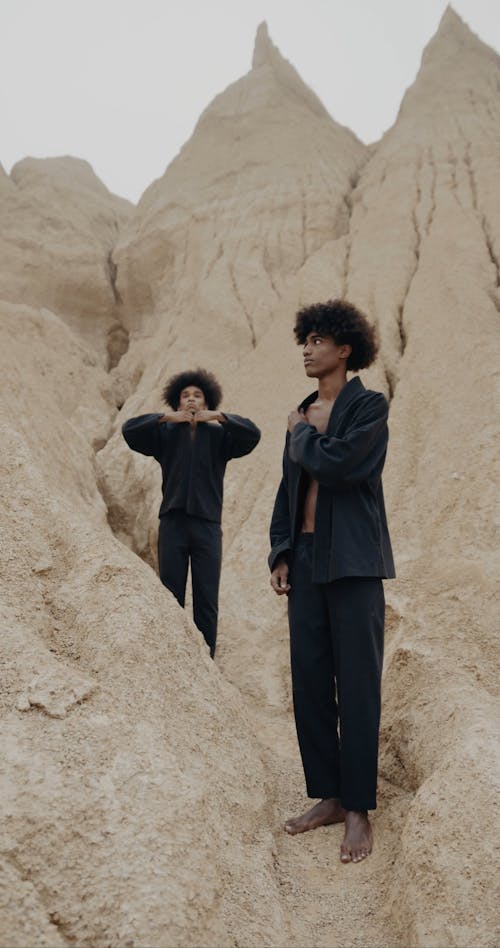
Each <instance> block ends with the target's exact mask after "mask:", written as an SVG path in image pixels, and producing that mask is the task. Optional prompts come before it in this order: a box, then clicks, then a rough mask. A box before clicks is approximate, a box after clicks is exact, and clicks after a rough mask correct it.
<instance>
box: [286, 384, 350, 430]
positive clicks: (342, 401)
mask: <svg viewBox="0 0 500 948" xmlns="http://www.w3.org/2000/svg"><path fill="white" fill-rule="evenodd" d="M361 391H364V385H363V383H362V381H361V379H360V377H359V375H355V376H354V377H353V378H352V379H350V380H349V381H348V382H347V384H346V385H344V388H343V389H342V391H341V392H340V395H338V396H337V398H336V399H335V402H334V404H333V408H332V410H331V413H330V418H329V421H328V427H327V429H326V433H327V434H329V435H333V434H334V433H335V431H336V430H337V425H338V423H339V420H340V417H341V415H342V413H343V412H344V411H345V409H346V408H347V406H348V405H349V403H350V402H351V401H352V400H353V398H355V397H356V396H357V395H359V393H360V392H361ZM317 397H318V393H317V392H312V393H311V395H308V396H307V398H305V399H304V401H303V402H301V403H300V405H299V410H300V409H302V410H303V411H305V410H306V408H307V407H308V406H309V405H311V404H312V402H315V401H316V399H317Z"/></svg>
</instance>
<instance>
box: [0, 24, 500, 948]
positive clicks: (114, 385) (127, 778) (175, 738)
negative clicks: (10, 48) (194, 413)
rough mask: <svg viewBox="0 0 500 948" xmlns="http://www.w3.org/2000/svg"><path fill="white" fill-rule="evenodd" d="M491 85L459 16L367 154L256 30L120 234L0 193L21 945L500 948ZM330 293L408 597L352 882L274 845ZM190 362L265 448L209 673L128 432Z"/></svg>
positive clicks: (328, 841)
mask: <svg viewBox="0 0 500 948" xmlns="http://www.w3.org/2000/svg"><path fill="white" fill-rule="evenodd" d="M499 79H500V67H499V58H498V56H497V55H496V54H495V53H494V52H493V51H492V50H490V49H489V48H488V47H486V46H485V45H484V44H483V43H481V42H480V41H479V40H478V39H477V38H476V37H475V36H474V35H473V34H472V33H471V32H470V31H469V30H468V28H467V27H466V26H465V25H464V24H463V23H462V21H461V20H460V19H459V18H458V17H457V16H456V15H455V14H454V12H453V11H452V10H451V9H448V11H447V13H446V14H445V16H444V17H443V20H442V23H441V25H440V28H439V30H438V33H437V34H436V36H435V37H434V39H433V40H432V41H431V43H430V44H429V46H428V47H427V49H426V50H425V52H424V55H423V59H422V66H421V70H420V72H419V75H418V76H417V79H416V81H415V83H414V85H413V86H412V87H411V89H409V90H408V92H407V94H406V96H405V98H404V100H403V102H402V105H401V109H400V113H399V116H398V119H397V121H396V123H395V125H394V126H393V128H392V129H391V130H390V131H389V132H388V133H387V134H386V135H385V136H384V138H383V139H382V140H381V141H380V142H379V143H377V144H376V145H375V146H371V147H370V148H369V149H368V148H366V147H365V146H363V145H362V144H361V143H360V142H359V141H357V140H356V138H355V137H354V136H353V135H352V133H351V132H350V131H349V130H347V129H345V128H342V127H340V126H338V125H337V124H336V123H335V122H334V121H333V120H332V119H331V118H330V117H329V116H328V114H327V113H326V112H325V110H324V108H323V106H322V105H321V103H320V102H319V101H318V100H317V98H316V97H315V96H314V94H313V93H312V92H311V90H309V89H308V88H307V87H306V86H305V85H304V84H303V83H302V81H301V79H300V77H299V76H298V75H297V73H296V72H295V70H294V69H293V67H292V66H291V65H290V64H289V63H287V62H286V60H284V59H283V58H282V57H281V55H280V53H279V52H278V50H277V49H276V48H275V47H274V46H273V44H272V43H271V41H270V39H269V37H268V35H267V31H266V29H265V27H264V26H261V27H260V28H259V31H258V34H257V41H256V47H255V53H254V61H253V65H252V69H251V70H250V72H249V73H248V74H247V75H246V76H244V77H243V78H242V79H241V80H239V81H238V82H237V83H235V84H233V85H232V86H231V87H229V89H227V90H226V91H225V92H223V93H222V94H221V95H220V96H218V97H217V98H216V99H215V100H214V102H213V103H211V104H210V105H209V107H208V108H207V109H206V111H205V112H204V113H203V115H202V117H201V118H200V121H199V123H198V125H197V127H196V129H195V131H194V133H193V136H192V138H191V139H190V141H189V142H188V143H187V144H186V145H185V146H184V148H183V149H182V150H181V152H180V154H179V155H178V157H177V158H176V159H175V161H174V162H173V163H172V164H171V165H170V167H169V168H168V169H167V171H166V172H165V175H164V176H163V178H161V179H160V180H159V181H157V182H155V183H154V184H153V185H152V186H151V187H150V188H149V189H148V191H147V192H146V193H145V195H144V196H143V198H142V199H141V201H140V202H139V205H138V207H137V208H136V209H132V208H130V207H129V206H127V205H126V202H122V201H121V200H120V199H118V198H115V197H114V196H112V195H110V194H109V192H107V191H106V189H105V188H104V187H103V186H102V185H101V184H100V182H98V181H97V179H95V177H94V176H93V174H92V172H91V170H90V169H89V168H88V166H86V165H85V164H84V163H82V162H77V161H75V160H74V159H58V160H57V161H56V160H51V161H49V162H39V161H37V162H35V161H32V160H26V161H24V162H21V163H20V165H18V166H17V168H16V169H14V171H13V173H12V175H11V176H10V177H8V176H6V175H2V176H1V177H0V207H1V209H2V216H1V221H2V225H1V231H0V240H1V241H2V265H1V272H0V300H1V302H0V310H1V320H0V324H1V334H2V345H1V347H0V353H1V355H0V359H1V362H2V365H1V370H2V375H3V378H4V380H5V383H6V385H5V395H4V398H3V400H2V406H1V412H2V418H1V423H2V438H3V445H4V451H3V452H2V460H1V462H0V463H1V465H2V478H1V485H2V487H1V489H2V500H3V503H2V511H3V513H2V527H3V531H2V532H3V542H2V546H1V551H0V555H1V560H2V563H1V566H2V575H3V577H4V580H5V581H4V583H3V586H2V593H1V600H0V602H1V614H2V630H3V641H4V649H3V654H4V659H3V663H2V689H1V694H2V733H3V737H4V742H3V743H4V748H5V750H4V762H3V766H2V768H1V772H0V781H1V786H0V799H1V800H2V804H1V806H2V817H3V819H2V824H3V830H2V844H1V853H2V863H1V864H2V872H3V875H4V879H5V887H4V892H5V893H6V894H5V896H2V898H1V899H0V923H1V924H0V927H1V929H2V930H3V931H4V932H7V933H8V944H9V945H12V946H17V948H21V946H25V945H27V944H30V945H31V944H33V945H34V944H36V945H54V946H56V945H64V944H75V943H77V944H79V945H80V944H81V945H93V946H94V945H97V946H100V945H102V946H104V945H107V944H117V945H124V946H125V945H129V946H132V945H134V944H135V945H141V944H150V945H155V946H156V945H157V946H162V948H163V946H165V945H172V946H174V945H186V946H188V945H191V946H193V945H214V946H215V945H228V946H229V945H237V944H244V945H255V946H261V945H265V944H273V945H276V946H282V945H283V946H284V945H296V946H304V945H310V946H312V945H315V946H316V945H324V946H332V945H338V946H340V945H347V944H349V945H370V946H378V945H380V946H382V945H394V946H396V945H398V946H402V945H416V946H417V945H418V946H426V948H427V946H436V948H438V946H443V945H449V946H452V945H453V946H464V948H465V946H469V945H471V944H475V945H479V944H480V945H487V946H493V944H494V943H495V933H494V924H493V920H494V916H495V908H496V906H495V905H494V900H493V894H492V886H491V879H490V876H491V867H492V864H493V860H494V840H493V837H492V835H491V832H490V825H491V822H490V821H491V812H492V806H493V799H494V790H495V780H496V774H497V773H498V771H496V770H495V764H494V760H493V752H492V747H493V735H492V721H493V719H494V703H495V700H496V680H495V677H494V674H493V668H494V664H493V661H494V603H493V575H494V567H495V553H494V545H493V544H494V539H493V533H492V526H491V513H490V508H491V503H492V500H493V483H494V477H493V472H494V463H495V455H494V422H495V414H494V408H493V405H494V388H493V386H494V382H495V378H496V375H495V368H494V359H493V355H494V351H495V339H496V336H495V335H494V333H495V328H496V324H497V321H498V309H499V302H500V296H499V260H500V228H499V225H498V221H499V220H500V215H499V213H498V211H499V210H500V209H499V208H498V203H499V201H500V191H499V188H498V181H497V178H496V168H497V167H498V155H499V151H500V148H499V145H500V141H499V139H500V121H499V119H500V115H499V106H498V94H497V89H498V81H499ZM335 295H346V296H347V297H348V298H350V299H352V300H353V301H355V302H356V303H358V305H360V306H362V307H364V308H365V309H366V311H367V312H368V313H369V315H370V316H371V318H372V319H373V320H374V321H375V323H376V324H377V326H378V330H379V335H380V339H381V354H380V358H379V361H378V363H377V366H376V367H375V368H374V369H373V370H372V371H371V372H370V373H365V381H367V382H368V383H369V384H371V385H374V386H377V387H380V388H383V389H384V390H385V391H386V393H387V394H388V396H389V397H390V399H391V418H390V426H391V443H390V452H389V458H388V464H387V468H386V477H385V487H386V495H387V506H388V512H389V519H390V526H391V528H392V535H393V540H394V546H395V554H396V562H397V568H398V579H397V580H396V581H394V582H392V583H390V584H389V583H388V584H386V587H387V588H386V593H387V598H388V623H387V626H388V628H387V655H386V669H385V681H384V699H385V700H384V717H383V727H382V746H381V800H380V809H379V811H378V812H377V815H376V817H375V830H376V846H375V851H374V853H373V855H372V856H371V857H370V859H369V860H367V861H366V863H363V864H362V865H359V866H356V867H354V866H349V867H344V866H341V865H340V863H339V861H338V844H339V842H340V828H333V829H324V830H320V831H317V833H315V834H310V835H308V836H307V837H305V838H298V839H297V838H296V839H291V838H289V837H287V836H286V835H285V834H283V833H282V831H281V828H280V826H281V823H282V821H283V818H284V817H285V816H288V815H290V813H292V812H294V810H295V808H300V807H301V806H302V805H303V803H304V800H305V798H304V789H303V780H302V774H301V771H300V765H299V761H298V753H297V749H296V746H295V737H294V733H293V721H292V718H291V707H290V694H289V682H288V658H287V644H286V634H287V631H286V614H285V607H284V604H283V603H282V602H281V601H279V600H277V599H275V598H273V596H272V594H271V592H270V590H269V587H268V575H267V570H266V564H265V558H266V553H267V524H268V521H269V515H270V510H271V507H272V502H273V496H274V492H275V488H276V484H277V480H278V478H279V466H280V455H281V450H282V443H283V437H284V429H285V421H286V416H287V413H288V411H289V409H290V407H292V406H293V405H294V404H296V403H297V402H298V401H299V400H300V398H301V397H302V396H303V395H304V394H305V393H306V392H307V391H308V389H309V383H307V381H306V380H305V379H304V378H303V377H302V367H301V360H300V353H299V351H298V350H297V348H296V347H295V345H294V342H293V338H292V334H291V326H292V324H293V317H294V313H295V311H296V309H297V307H298V306H299V305H300V304H302V303H305V302H314V301H316V300H319V299H325V298H327V297H330V296H335ZM198 363H201V364H204V365H206V366H207V367H208V368H210V369H212V370H214V371H216V372H217V373H218V375H219V376H220V378H221V380H222V382H223V386H224V391H225V398H224V406H225V407H226V408H227V409H228V410H231V409H233V410H235V411H238V412H240V413H241V414H248V415H250V416H251V417H252V418H254V419H255V421H256V422H257V423H258V424H259V425H260V427H261V428H262V432H263V437H262V442H261V444H260V445H259V447H258V449H257V450H256V451H255V452H254V453H253V454H252V455H251V456H250V457H249V458H247V459H243V460H241V461H236V462H233V463H232V464H231V465H230V467H229V468H228V474H227V478H226V500H225V513H224V544H225V559H224V568H223V581H222V589H221V613H222V616H221V623H220V647H219V653H218V657H217V661H216V663H215V665H214V663H211V662H210V661H209V659H208V658H207V656H206V654H205V649H204V647H203V646H202V644H201V642H200V636H199V633H198V632H197V630H196V629H195V628H194V627H193V625H192V623H191V621H190V618H189V611H186V612H183V611H182V610H180V609H179V608H178V606H177V605H176V603H175V602H174V601H173V599H172V598H171V597H170V596H169V594H168V593H166V591H165V590H164V589H163V588H162V587H161V585H160V583H159V581H158V579H157V577H156V575H155V572H154V569H153V568H151V567H152V566H153V567H154V563H155V537H156V514H157V508H158V503H159V496H158V492H159V471H158V470H156V465H155V464H154V462H153V461H150V460H148V459H144V458H141V457H138V456H135V455H133V454H132V453H131V452H129V451H128V450H127V449H126V447H125V445H124V443H123V441H122V439H121V436H120V434H119V427H120V425H121V423H122V421H123V420H124V419H125V418H127V417H130V416H131V415H132V414H135V413H138V412H139V411H142V410H146V409H148V408H150V409H152V410H156V409H157V408H158V407H159V405H160V393H161V388H162V384H163V383H164V380H165V378H166V377H167V376H168V374H169V373H171V372H172V371H176V370H177V369H180V368H184V367H189V366H190V365H196V364H198ZM353 873H354V875H355V877H356V879H354V876H353ZM6 944H7V942H6Z"/></svg>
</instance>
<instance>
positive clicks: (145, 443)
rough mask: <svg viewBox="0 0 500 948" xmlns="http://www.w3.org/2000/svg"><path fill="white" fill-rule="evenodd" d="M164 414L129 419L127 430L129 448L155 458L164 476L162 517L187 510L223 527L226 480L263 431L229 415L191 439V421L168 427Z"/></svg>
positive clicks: (197, 429)
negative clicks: (228, 470)
mask: <svg viewBox="0 0 500 948" xmlns="http://www.w3.org/2000/svg"><path fill="white" fill-rule="evenodd" d="M161 417H162V415H161V414H150V415H140V416H139V417H138V418H130V419H129V420H128V421H126V422H125V424H124V425H123V427H122V433H123V437H124V438H125V441H126V442H127V444H128V446H129V448H132V450H133V451H139V452H140V453H141V454H147V455H151V456H152V457H154V458H156V460H157V461H158V463H159V464H161V469H162V473H163V481H162V491H163V500H162V504H161V507H160V514H159V515H160V517H163V516H164V515H165V514H166V513H168V511H169V510H179V509H180V510H185V511H186V512H187V513H188V514H192V515H193V516H195V517H204V519H205V520H213V521H215V522H216V523H220V520H221V515H222V495H223V480H224V473H225V470H226V464H227V462H228V461H229V460H230V459H231V458H239V457H242V456H243V455H244V454H250V451H252V450H253V448H255V446H256V444H258V442H259V439H260V431H259V429H258V428H257V426H256V425H254V423H253V422H252V421H249V419H248V418H240V417H239V415H228V414H226V413H225V412H224V417H225V419H226V421H225V422H224V423H223V424H214V423H213V422H200V423H199V424H198V425H196V427H195V433H194V437H193V438H191V426H190V425H189V424H188V423H187V422H181V423H173V422H168V421H167V422H163V423H162V424H159V419H160V418H161Z"/></svg>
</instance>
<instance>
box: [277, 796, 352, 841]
mask: <svg viewBox="0 0 500 948" xmlns="http://www.w3.org/2000/svg"><path fill="white" fill-rule="evenodd" d="M344 818H345V810H344V808H343V807H342V806H341V805H340V800H337V799H336V798H335V797H329V798H328V799H326V800H320V802H319V803H316V804H315V805H314V806H313V807H311V809H310V810H308V811H307V813H303V814H302V816H296V817H294V819H291V820H287V821H286V823H285V831H286V832H287V833H290V836H295V835H296V834H297V833H307V830H313V829H316V827H318V826H329V825H330V823H342V822H343V820H344Z"/></svg>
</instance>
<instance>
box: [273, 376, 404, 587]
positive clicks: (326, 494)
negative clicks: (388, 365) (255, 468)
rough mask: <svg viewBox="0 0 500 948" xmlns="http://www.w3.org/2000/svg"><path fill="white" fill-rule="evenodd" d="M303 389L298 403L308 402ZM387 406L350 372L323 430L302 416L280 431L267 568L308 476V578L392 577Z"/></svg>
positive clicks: (295, 520) (299, 506) (300, 503)
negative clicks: (312, 499) (314, 486)
mask: <svg viewBox="0 0 500 948" xmlns="http://www.w3.org/2000/svg"><path fill="white" fill-rule="evenodd" d="M317 397H318V393H317V392H314V393H313V394H312V395H309V396H308V398H306V399H305V400H304V401H303V402H302V405H301V407H302V408H304V409H305V408H306V407H307V405H309V404H310V403H311V402H313V401H315V399H316V398H317ZM387 414H388V405H387V400H386V399H385V397H384V395H382V394H381V393H379V392H372V391H369V390H367V389H365V387H364V385H363V383H362V382H361V379H359V378H358V377H357V376H355V377H354V378H352V379H351V380H350V381H349V382H348V383H347V384H346V385H345V386H344V388H343V389H342V391H341V392H340V394H339V395H338V397H337V398H336V400H335V403H334V406H333V408H332V412H331V415H330V419H329V422H328V427H327V430H326V433H325V434H320V433H319V432H318V431H317V430H316V428H314V427H313V426H312V425H309V424H308V423H307V422H306V421H301V422H299V424H298V425H296V426H295V428H294V429H293V432H292V434H289V433H287V436H286V444H285V452H284V457H283V479H282V481H281V484H280V486H279V489H278V493H277V496H276V502H275V505H274V511H273V516H272V520H271V531H270V533H271V553H270V556H269V566H270V568H271V570H273V569H274V566H275V564H276V560H277V558H278V557H279V556H280V554H283V553H284V554H288V553H289V552H290V551H291V550H292V549H293V544H294V538H295V536H296V535H297V532H298V531H299V530H300V527H301V521H302V516H303V507H304V497H305V492H306V489H307V484H308V481H309V477H312V478H314V479H315V480H317V481H318V485H319V486H318V498H317V504H316V516H315V525H314V544H313V582H316V583H328V582H332V580H334V579H341V578H342V577H346V576H382V577H386V578H389V577H392V576H394V575H395V573H394V562H393V558H392V551H391V543H390V539H389V532H388V529H387V520H386V515H385V508H384V495H383V492H382V481H381V475H382V468H383V466H384V461H385V455H386V451H387V441H388V430H387Z"/></svg>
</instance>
